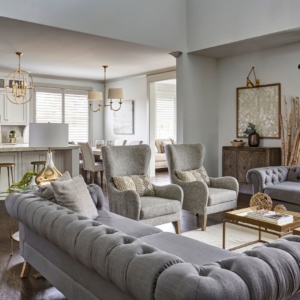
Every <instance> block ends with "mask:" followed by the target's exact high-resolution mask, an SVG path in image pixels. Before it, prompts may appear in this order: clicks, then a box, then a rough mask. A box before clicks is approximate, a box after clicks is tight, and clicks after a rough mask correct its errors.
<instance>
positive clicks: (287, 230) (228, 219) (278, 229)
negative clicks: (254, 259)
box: [223, 207, 300, 251]
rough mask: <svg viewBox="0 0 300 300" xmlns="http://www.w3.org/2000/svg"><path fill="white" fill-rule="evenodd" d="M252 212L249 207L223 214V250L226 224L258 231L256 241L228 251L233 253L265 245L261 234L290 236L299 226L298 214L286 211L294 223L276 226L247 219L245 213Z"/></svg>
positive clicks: (299, 216) (299, 215) (299, 218)
mask: <svg viewBox="0 0 300 300" xmlns="http://www.w3.org/2000/svg"><path fill="white" fill-rule="evenodd" d="M250 211H252V210H251V208H250V207H248V208H244V209H238V210H234V211H230V212H226V213H225V217H224V220H223V249H225V247H226V223H231V224H235V225H237V226H242V227H247V228H251V229H254V230H257V231H258V239H257V240H255V241H253V242H249V243H245V244H242V245H240V246H237V247H234V248H230V249H228V250H230V251H233V250H236V249H240V248H243V247H246V246H249V245H253V244H256V243H258V242H261V243H267V241H264V240H263V239H262V236H261V234H262V232H267V233H269V234H273V235H276V236H278V237H282V236H285V235H288V234H292V233H293V230H294V229H295V228H297V227H299V226H300V213H298V212H293V211H287V212H286V213H287V214H289V215H293V216H294V221H293V222H291V223H288V224H284V225H276V224H272V223H269V222H266V221H263V220H255V219H251V218H248V217H247V213H248V212H250Z"/></svg>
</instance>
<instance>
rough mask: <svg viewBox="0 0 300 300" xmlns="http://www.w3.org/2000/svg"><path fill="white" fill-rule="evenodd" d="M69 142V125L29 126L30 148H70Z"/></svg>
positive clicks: (35, 124) (45, 124) (46, 124)
mask: <svg viewBox="0 0 300 300" xmlns="http://www.w3.org/2000/svg"><path fill="white" fill-rule="evenodd" d="M68 140H69V124H61V123H30V124H29V147H47V148H54V147H68Z"/></svg>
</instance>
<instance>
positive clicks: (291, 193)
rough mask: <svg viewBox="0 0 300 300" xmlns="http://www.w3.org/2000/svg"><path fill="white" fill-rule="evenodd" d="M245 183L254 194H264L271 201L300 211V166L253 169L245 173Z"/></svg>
mask: <svg viewBox="0 0 300 300" xmlns="http://www.w3.org/2000/svg"><path fill="white" fill-rule="evenodd" d="M246 177H247V181H248V182H249V183H251V184H252V185H253V190H254V193H258V192H261V193H266V194H268V195H269V196H270V197H271V198H272V199H275V200H279V201H284V202H287V203H289V204H292V205H293V206H290V207H292V208H290V209H296V210H297V209H298V211H299V209H300V207H299V205H300V166H292V167H285V166H279V167H266V168H255V169H251V170H249V171H248V172H247V175H246Z"/></svg>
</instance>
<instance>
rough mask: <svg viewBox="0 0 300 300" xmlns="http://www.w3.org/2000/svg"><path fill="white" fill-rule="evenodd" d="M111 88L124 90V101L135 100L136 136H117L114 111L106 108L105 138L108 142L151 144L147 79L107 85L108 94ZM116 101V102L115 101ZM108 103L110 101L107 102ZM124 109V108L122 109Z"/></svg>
mask: <svg viewBox="0 0 300 300" xmlns="http://www.w3.org/2000/svg"><path fill="white" fill-rule="evenodd" d="M109 88H123V90H124V97H125V99H124V100H134V101H135V102H134V105H135V106H134V123H135V126H134V134H133V135H117V134H114V132H113V111H111V110H110V109H109V108H105V110H104V111H105V112H104V113H105V116H104V128H105V132H104V137H105V139H106V140H116V139H126V140H127V141H130V140H142V141H143V142H144V144H149V107H148V106H149V105H148V96H147V78H146V77H134V78H129V79H126V80H121V81H115V82H110V83H108V84H107V88H106V93H107V91H108V89H109ZM114 101H116V100H114ZM106 102H107V103H108V100H106ZM121 109H122V108H121Z"/></svg>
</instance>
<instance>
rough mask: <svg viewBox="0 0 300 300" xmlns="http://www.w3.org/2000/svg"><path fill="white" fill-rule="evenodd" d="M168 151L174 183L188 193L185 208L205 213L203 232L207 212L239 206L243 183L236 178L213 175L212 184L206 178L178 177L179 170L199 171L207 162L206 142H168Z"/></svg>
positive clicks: (200, 213) (202, 214) (210, 179)
mask: <svg viewBox="0 0 300 300" xmlns="http://www.w3.org/2000/svg"><path fill="white" fill-rule="evenodd" d="M165 151H166V156H167V162H168V168H169V175H170V180H171V183H173V184H177V185H179V186H180V187H181V188H182V189H183V192H184V199H183V207H182V208H183V209H186V210H189V211H191V212H193V213H195V214H199V215H201V216H202V218H201V228H202V230H203V231H205V230H206V223H207V215H209V214H213V213H217V212H221V211H225V210H230V209H234V208H236V206H237V197H238V190H239V185H238V182H237V180H236V179H235V178H233V177H229V176H228V177H219V178H212V177H209V181H210V184H209V186H208V185H207V184H206V183H204V182H202V181H192V182H185V181H182V180H180V179H179V178H178V176H177V174H176V171H190V170H197V169H199V168H200V167H201V166H202V165H203V161H204V156H205V147H204V145H202V144H182V145H166V146H165Z"/></svg>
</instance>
